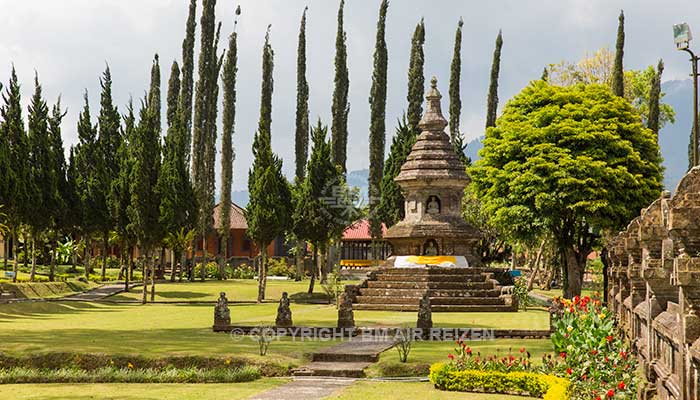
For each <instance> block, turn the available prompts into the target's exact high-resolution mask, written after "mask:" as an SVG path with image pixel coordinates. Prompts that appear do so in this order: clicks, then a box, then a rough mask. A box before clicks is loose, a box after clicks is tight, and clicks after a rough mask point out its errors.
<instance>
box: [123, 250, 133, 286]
mask: <svg viewBox="0 0 700 400" xmlns="http://www.w3.org/2000/svg"><path fill="white" fill-rule="evenodd" d="M127 252H128V254H127V256H126V258H127V259H126V274H124V291H125V292H128V291H129V280H133V279H134V247H133V246H129V249H128V250H127Z"/></svg>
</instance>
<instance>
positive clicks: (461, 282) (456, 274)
mask: <svg viewBox="0 0 700 400" xmlns="http://www.w3.org/2000/svg"><path fill="white" fill-rule="evenodd" d="M497 277H498V278H499V279H500V281H501V282H503V283H504V284H505V285H508V284H510V282H506V281H507V280H508V279H509V278H504V277H505V274H504V273H503V271H500V270H496V269H482V268H443V267H429V268H388V269H382V270H379V271H376V272H374V273H371V274H370V277H369V278H368V279H367V280H366V281H365V282H363V283H362V284H361V285H360V287H359V289H358V291H357V292H356V293H357V296H356V298H355V302H354V304H353V309H355V310H382V311H418V304H419V302H420V299H421V297H423V294H424V293H425V292H428V296H429V297H430V304H431V306H432V311H434V312H449V311H452V312H466V311H474V312H493V311H517V310H518V305H517V302H515V301H514V300H513V296H512V294H503V293H502V292H503V290H502V288H503V287H504V284H502V283H501V282H499V279H496V278H497Z"/></svg>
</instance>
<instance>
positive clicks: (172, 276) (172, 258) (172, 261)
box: [170, 249, 177, 282]
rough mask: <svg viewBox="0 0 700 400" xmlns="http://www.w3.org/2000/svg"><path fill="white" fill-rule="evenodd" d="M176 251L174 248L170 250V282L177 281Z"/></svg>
mask: <svg viewBox="0 0 700 400" xmlns="http://www.w3.org/2000/svg"><path fill="white" fill-rule="evenodd" d="M176 258H177V257H176V255H175V251H173V250H172V249H171V250H170V282H175V268H176V266H177V264H176V263H175V259H176Z"/></svg>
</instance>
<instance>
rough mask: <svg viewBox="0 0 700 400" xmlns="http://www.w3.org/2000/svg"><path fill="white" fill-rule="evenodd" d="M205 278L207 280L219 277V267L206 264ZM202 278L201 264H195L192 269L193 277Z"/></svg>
mask: <svg viewBox="0 0 700 400" xmlns="http://www.w3.org/2000/svg"><path fill="white" fill-rule="evenodd" d="M206 268H207V271H206V277H207V278H218V277H219V265H218V264H217V263H215V262H210V263H208V264H207V267H206ZM201 276H202V263H199V264H197V266H195V267H194V277H195V279H196V278H199V277H201Z"/></svg>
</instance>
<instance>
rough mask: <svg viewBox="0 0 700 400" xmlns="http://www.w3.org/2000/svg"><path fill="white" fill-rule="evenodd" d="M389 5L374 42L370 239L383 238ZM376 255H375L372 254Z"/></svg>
mask: <svg viewBox="0 0 700 400" xmlns="http://www.w3.org/2000/svg"><path fill="white" fill-rule="evenodd" d="M388 9H389V2H388V1H387V0H382V3H381V5H380V6H379V20H378V21H377V38H376V42H375V45H374V71H373V73H372V89H371V91H370V95H369V104H370V127H369V158H370V161H369V193H368V195H369V207H370V213H369V222H370V234H371V236H372V238H379V237H381V236H382V221H381V218H379V215H378V213H377V208H378V206H379V202H380V199H381V198H382V188H381V181H382V175H383V173H384V148H385V146H386V124H385V119H386V90H387V64H388V58H389V55H388V51H387V47H386V39H385V36H386V13H387V10H388ZM372 253H373V256H374V255H375V254H374V253H375V252H374V251H373V252H372Z"/></svg>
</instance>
